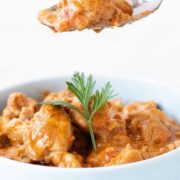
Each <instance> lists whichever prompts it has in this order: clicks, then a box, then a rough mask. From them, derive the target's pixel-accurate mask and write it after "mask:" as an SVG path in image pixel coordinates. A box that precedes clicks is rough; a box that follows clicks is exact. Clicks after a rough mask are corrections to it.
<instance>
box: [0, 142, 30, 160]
mask: <svg viewBox="0 0 180 180" xmlns="http://www.w3.org/2000/svg"><path fill="white" fill-rule="evenodd" d="M0 156H4V157H6V158H9V159H12V160H16V161H20V162H25V163H32V162H33V161H32V160H31V159H30V158H29V157H28V156H27V154H26V151H25V148H24V145H13V146H9V147H8V148H3V149H0Z"/></svg>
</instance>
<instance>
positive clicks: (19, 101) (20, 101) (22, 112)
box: [3, 93, 37, 120]
mask: <svg viewBox="0 0 180 180" xmlns="http://www.w3.org/2000/svg"><path fill="white" fill-rule="evenodd" d="M36 109H37V102H36V101H35V100H34V99H31V98H29V97H27V96H26V95H25V94H22V93H12V94H10V96H9V98H8V102H7V106H6V108H5V109H4V111H3V117H4V118H5V119H7V120H11V119H13V118H21V119H31V118H32V117H33V115H34V113H35V111H36Z"/></svg>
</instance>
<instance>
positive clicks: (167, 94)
mask: <svg viewBox="0 0 180 180" xmlns="http://www.w3.org/2000/svg"><path fill="white" fill-rule="evenodd" d="M106 76H108V75H106ZM106 76H103V78H102V77H101V78H98V77H96V79H97V80H98V82H99V85H101V84H104V81H106V79H107V77H106ZM67 78H68V77H67V76H65V77H61V78H55V79H49V80H47V81H39V82H35V83H34V82H33V83H27V84H25V85H24V84H19V86H16V87H12V88H8V89H6V88H2V89H1V90H0V102H1V105H2V104H3V103H5V102H6V98H7V96H8V94H9V93H10V92H14V91H15V90H18V89H20V90H21V91H22V92H24V93H26V94H28V95H29V96H31V97H37V96H39V93H40V92H42V91H43V90H44V89H49V88H50V90H52V91H55V90H58V89H61V88H63V86H64V83H63V82H64V81H65V80H67ZM108 78H109V80H110V81H111V83H112V86H113V89H114V90H115V92H117V93H119V94H121V95H122V97H123V99H124V100H125V101H131V100H132V99H133V100H134V99H139V100H145V99H146V100H147V99H154V100H155V101H156V102H158V103H159V105H160V106H161V107H162V108H163V109H164V110H165V111H166V112H167V113H168V114H170V115H171V116H174V117H176V118H177V119H180V111H179V107H180V91H179V90H178V91H177V90H175V88H174V87H170V88H169V87H168V88H167V87H166V86H163V85H162V84H157V83H152V82H151V81H150V82H149V81H142V80H140V79H134V78H125V77H117V76H116V77H115V78H114V77H110V76H108ZM179 167H180V149H179V148H178V149H176V150H174V151H171V152H169V153H166V154H164V155H162V156H158V157H156V158H151V159H149V160H145V161H141V162H137V163H131V164H127V165H123V166H114V167H106V168H90V169H87V168H83V169H61V168H52V167H43V166H35V165H29V164H23V163H19V162H15V161H10V160H7V159H5V158H2V157H0V170H1V171H0V175H1V177H3V178H4V179H6V180H12V179H15V180H16V179H17V180H41V179H43V180H56V179H62V180H72V179H73V180H84V179H85V180H121V179H123V180H179V179H180V178H179V177H180V171H179Z"/></svg>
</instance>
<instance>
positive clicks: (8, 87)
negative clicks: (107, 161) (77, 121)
mask: <svg viewBox="0 0 180 180" xmlns="http://www.w3.org/2000/svg"><path fill="white" fill-rule="evenodd" d="M70 77H71V75H70V73H66V74H62V75H59V76H54V77H49V78H47V77H46V78H37V79H34V80H28V81H22V82H20V83H18V82H16V83H15V84H13V85H6V86H5V87H1V89H0V94H1V93H2V92H6V91H11V89H15V88H19V87H21V86H22V87H24V86H26V85H30V84H37V83H38V82H40V83H43V82H44V83H45V82H48V81H53V80H58V79H68V78H70ZM93 77H95V79H96V78H98V79H102V78H103V79H112V78H117V79H127V80H131V81H138V82H139V83H148V84H151V85H154V86H158V87H161V88H162V87H163V88H166V89H167V88H168V89H170V90H171V91H173V92H175V93H176V94H177V95H179V96H180V88H179V87H177V86H173V87H172V85H171V86H170V88H169V86H168V83H164V82H163V83H162V82H160V81H157V80H152V79H150V78H143V77H139V76H133V77H132V76H127V75H122V74H120V75H114V74H111V75H99V74H93ZM178 152H180V147H179V148H176V149H174V150H172V151H170V152H167V153H164V154H162V155H159V156H156V157H153V158H150V159H146V160H143V161H138V162H132V163H129V164H122V165H114V166H107V167H88V168H62V167H53V166H42V165H35V164H29V163H24V162H19V161H16V160H11V159H8V158H5V157H2V156H0V162H2V163H3V162H4V163H6V164H9V165H19V166H24V167H27V168H28V167H29V168H36V169H39V170H50V171H63V172H67V173H70V172H72V173H73V172H79V173H86V172H87V170H88V172H104V170H105V171H111V170H123V169H128V168H134V167H140V166H145V165H149V166H151V165H153V163H156V162H158V161H161V160H163V159H167V158H170V157H171V156H173V155H176V154H177V153H178Z"/></svg>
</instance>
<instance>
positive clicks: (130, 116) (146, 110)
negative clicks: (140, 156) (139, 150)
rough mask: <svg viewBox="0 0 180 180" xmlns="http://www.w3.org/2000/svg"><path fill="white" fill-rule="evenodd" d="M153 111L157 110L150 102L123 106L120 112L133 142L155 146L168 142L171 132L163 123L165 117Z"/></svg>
mask: <svg viewBox="0 0 180 180" xmlns="http://www.w3.org/2000/svg"><path fill="white" fill-rule="evenodd" d="M155 111H156V112H159V110H158V109H157V107H156V105H155V104H154V103H152V102H145V103H138V102H137V103H136V102H135V103H131V104H129V105H127V106H125V107H124V109H123V113H122V114H123V116H124V117H125V119H126V120H127V130H128V133H129V136H130V137H131V139H132V141H133V142H137V141H139V142H140V143H141V145H157V146H158V145H159V146H162V145H164V144H165V143H168V141H169V140H170V138H171V133H170V131H169V129H168V127H167V126H166V125H165V124H164V121H165V118H166V117H164V120H162V119H161V117H159V114H158V113H156V114H154V113H153V112H155ZM137 144H138V143H137ZM138 146H139V144H138Z"/></svg>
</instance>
